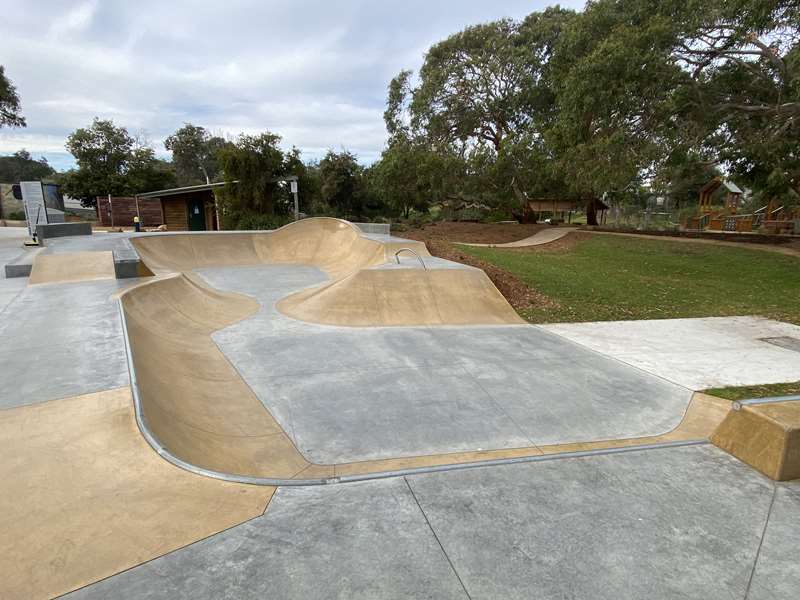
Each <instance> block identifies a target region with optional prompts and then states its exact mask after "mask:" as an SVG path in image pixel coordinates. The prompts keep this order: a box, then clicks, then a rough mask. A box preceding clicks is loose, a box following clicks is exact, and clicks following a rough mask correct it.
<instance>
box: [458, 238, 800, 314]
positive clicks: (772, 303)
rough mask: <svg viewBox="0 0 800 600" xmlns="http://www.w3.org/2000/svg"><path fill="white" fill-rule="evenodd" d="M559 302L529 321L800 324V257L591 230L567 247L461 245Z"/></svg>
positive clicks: (470, 252) (532, 312)
mask: <svg viewBox="0 0 800 600" xmlns="http://www.w3.org/2000/svg"><path fill="white" fill-rule="evenodd" d="M461 248H462V249H463V250H464V252H467V253H469V254H472V255H474V256H476V257H478V258H480V259H482V260H485V261H488V262H490V263H493V264H495V265H497V266H498V267H501V268H503V269H506V270H507V271H510V272H511V273H513V274H515V275H516V276H517V277H519V278H520V279H522V280H523V281H524V282H525V283H527V284H528V285H529V286H531V287H532V288H534V289H535V290H537V291H539V292H540V293H542V294H545V295H546V296H549V297H550V298H552V299H553V300H555V301H556V303H558V305H559V306H558V307H555V308H534V309H531V310H526V311H524V312H523V313H522V316H523V317H524V318H526V319H528V320H529V321H531V322H533V323H547V322H551V323H552V322H567V321H608V320H622V319H664V318H676V317H711V316H726V315H750V314H757V315H764V316H768V317H772V318H775V319H780V320H783V321H789V322H792V323H796V324H800V259H798V258H795V257H792V256H785V255H781V254H775V253H771V252H764V251H759V250H751V249H748V248H744V247H743V248H732V247H727V246H713V245H709V244H693V243H686V242H674V241H666V240H661V239H653V240H647V239H638V238H626V237H621V236H620V237H617V236H604V235H595V236H592V237H590V238H588V239H585V240H580V241H578V242H577V244H576V246H575V247H574V248H572V249H571V250H565V251H564V252H552V253H550V252H520V251H514V250H504V249H499V248H475V247H469V246H461Z"/></svg>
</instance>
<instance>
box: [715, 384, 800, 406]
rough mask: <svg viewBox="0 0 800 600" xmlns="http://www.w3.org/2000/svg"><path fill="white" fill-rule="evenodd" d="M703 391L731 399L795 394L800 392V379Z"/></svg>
mask: <svg viewBox="0 0 800 600" xmlns="http://www.w3.org/2000/svg"><path fill="white" fill-rule="evenodd" d="M703 393H704V394H709V395H711V396H717V397H719V398H725V399H726V400H731V401H734V400H746V399H748V398H769V397H772V396H793V395H796V394H800V381H795V382H793V383H770V384H767V385H748V386H743V387H724V388H711V389H709V390H703Z"/></svg>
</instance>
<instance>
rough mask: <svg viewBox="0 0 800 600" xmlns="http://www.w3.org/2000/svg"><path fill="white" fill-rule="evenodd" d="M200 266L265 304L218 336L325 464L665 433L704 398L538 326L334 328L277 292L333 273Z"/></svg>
mask: <svg viewBox="0 0 800 600" xmlns="http://www.w3.org/2000/svg"><path fill="white" fill-rule="evenodd" d="M198 272H199V273H200V274H201V275H202V276H203V277H204V278H205V279H206V280H208V281H209V283H210V284H211V285H213V286H214V287H218V288H221V289H226V290H231V291H239V292H241V293H246V294H248V295H251V296H252V297H254V298H256V299H257V300H258V301H259V302H260V304H261V306H262V308H261V310H260V312H259V313H258V314H257V315H255V316H253V317H250V318H248V319H245V320H243V321H241V322H239V323H236V324H234V325H232V326H230V327H227V328H224V329H222V330H220V331H218V332H215V333H214V334H213V336H212V337H213V339H214V341H215V342H216V343H217V345H218V346H219V347H220V349H221V350H222V351H223V353H225V355H226V356H227V357H228V359H229V360H230V361H231V363H232V364H233V365H234V366H235V367H236V368H237V369H238V371H239V372H240V373H241V374H242V376H243V378H244V379H245V381H246V382H247V383H248V384H249V385H250V386H251V388H253V390H254V392H255V393H256V395H257V396H258V397H259V399H260V400H261V402H262V403H263V404H264V406H265V407H266V408H267V409H268V410H269V411H270V412H271V413H272V414H273V415H274V416H275V418H276V419H277V420H278V422H279V423H280V424H281V425H282V427H283V428H284V430H285V431H287V432H288V433H289V435H291V436H292V437H293V438H294V440H295V442H296V444H297V446H298V448H299V449H300V451H301V452H303V453H304V454H305V456H306V458H307V459H309V460H312V461H317V462H348V461H357V460H369V459H377V458H385V457H392V456H409V455H419V454H431V453H445V452H457V451H463V450H470V449H472V450H476V449H495V448H509V447H519V446H529V445H532V444H534V445H539V444H555V443H567V442H575V441H588V440H599V439H614V438H619V437H636V436H640V435H656V434H660V433H664V432H666V431H669V430H670V429H672V428H674V427H675V426H677V425H678V424H679V423H680V420H681V418H682V417H683V414H684V411H685V409H686V406H687V405H688V402H689V400H690V398H691V392H690V391H689V390H687V389H685V388H682V387H680V386H677V385H674V384H671V383H668V382H666V381H664V380H662V379H660V378H658V377H654V376H652V375H649V374H647V373H644V372H642V371H640V370H638V369H636V368H633V367H630V366H628V365H625V364H623V363H621V362H619V361H617V360H614V359H611V358H608V357H605V356H602V355H600V354H598V353H597V352H594V351H592V350H589V349H587V348H585V347H583V346H581V345H579V344H577V343H574V342H571V341H569V340H565V339H564V338H563V337H561V336H558V335H555V334H553V333H549V332H547V331H545V330H543V329H541V328H537V327H532V326H526V325H511V326H478V327H335V326H323V325H315V324H311V323H304V322H301V321H296V320H294V319H290V318H288V317H286V316H284V315H282V314H281V313H279V312H278V311H277V310H276V308H275V303H276V302H277V301H278V300H280V299H281V298H283V297H284V296H286V295H288V294H289V293H291V292H292V291H294V290H297V289H301V288H303V287H308V286H310V285H315V284H318V283H320V282H322V281H325V276H324V274H323V273H321V272H320V271H317V270H316V269H307V268H303V267H299V268H298V267H292V266H259V267H244V268H224V269H201V270H199V271H198Z"/></svg>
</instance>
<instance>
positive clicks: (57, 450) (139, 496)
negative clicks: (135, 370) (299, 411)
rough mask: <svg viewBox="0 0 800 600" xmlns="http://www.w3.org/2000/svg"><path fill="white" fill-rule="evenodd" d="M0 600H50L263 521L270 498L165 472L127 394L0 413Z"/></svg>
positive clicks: (262, 491)
mask: <svg viewBox="0 0 800 600" xmlns="http://www.w3.org/2000/svg"><path fill="white" fill-rule="evenodd" d="M0 454H1V455H2V457H3V458H2V460H0V481H2V486H3V493H2V494H0V598H26V599H27V598H49V597H53V596H57V595H60V594H63V593H66V592H68V591H70V590H73V589H76V588H78V587H81V586H84V585H86V584H89V583H91V582H94V581H97V580H99V579H102V578H104V577H108V576H110V575H113V574H115V573H118V572H120V571H123V570H125V569H128V568H130V567H133V566H134V565H137V564H140V563H142V562H144V561H147V560H150V559H152V558H155V557H157V556H161V555H163V554H164V553H166V552H170V551H172V550H175V549H177V548H180V547H183V546H185V545H187V544H190V543H192V542H195V541H197V540H200V539H202V538H205V537H207V536H209V535H212V534H214V533H217V532H219V531H222V530H224V529H227V528H229V527H232V526H234V525H237V524H239V523H242V522H244V521H246V520H248V519H251V518H253V517H256V516H258V515H261V514H263V512H264V510H265V508H266V506H267V504H268V502H269V500H270V498H271V497H272V494H273V492H274V488H269V487H258V486H248V485H240V484H233V483H227V482H223V481H219V480H215V479H210V478H207V477H200V476H197V475H194V474H191V473H189V472H187V471H184V470H182V469H179V468H177V467H174V466H172V465H171V464H169V463H168V462H166V461H165V460H163V459H162V458H161V457H160V456H158V455H157V454H156V453H155V452H153V450H152V449H151V448H150V447H149V446H148V445H147V442H145V440H144V439H143V438H142V436H141V434H140V432H139V430H138V429H137V427H136V422H135V420H134V416H133V406H132V399H131V395H130V390H129V389H128V388H121V389H117V390H110V391H105V392H99V393H95V394H87V395H85V396H76V397H73V398H68V399H63V400H56V401H52V402H45V403H42V404H36V405H31V406H24V407H20V408H14V409H8V410H4V411H0Z"/></svg>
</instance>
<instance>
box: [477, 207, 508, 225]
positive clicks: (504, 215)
mask: <svg viewBox="0 0 800 600" xmlns="http://www.w3.org/2000/svg"><path fill="white" fill-rule="evenodd" d="M513 220H514V217H513V216H511V213H508V212H506V211H504V210H497V209H495V210H493V211H491V212H490V213H489V214H488V215H486V216H485V217H484V218H483V222H484V223H498V222H500V221H513Z"/></svg>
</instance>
